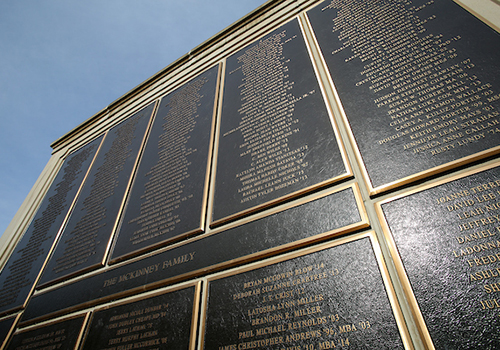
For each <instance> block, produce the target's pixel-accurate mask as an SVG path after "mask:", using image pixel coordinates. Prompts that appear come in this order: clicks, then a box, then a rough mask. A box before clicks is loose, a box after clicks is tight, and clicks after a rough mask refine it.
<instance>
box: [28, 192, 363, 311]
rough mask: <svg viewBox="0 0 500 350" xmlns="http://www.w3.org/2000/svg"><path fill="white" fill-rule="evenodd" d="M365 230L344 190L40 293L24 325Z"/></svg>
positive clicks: (353, 199) (354, 205)
mask: <svg viewBox="0 0 500 350" xmlns="http://www.w3.org/2000/svg"><path fill="white" fill-rule="evenodd" d="M366 226H367V223H366V222H364V221H363V219H362V216H361V214H360V213H359V210H358V204H357V203H356V199H355V197H354V192H353V188H352V187H348V188H347V189H344V190H341V191H339V192H336V193H331V194H329V195H327V196H324V197H320V198H318V199H315V200H313V201H310V202H307V203H304V204H302V205H299V206H296V207H292V208H290V209H288V210H285V211H282V212H278V213H275V214H272V215H270V216H267V217H264V218H261V219H259V220H256V221H253V222H249V223H247V224H244V225H242V226H237V227H234V228H231V229H228V230H226V231H222V232H219V233H216V234H212V235H210V236H208V237H200V238H199V239H197V240H194V241H192V242H191V243H188V244H184V245H181V246H179V247H176V248H174V249H171V250H168V251H165V252H163V253H161V254H157V255H152V256H148V257H145V258H143V259H141V260H139V261H136V262H133V263H130V264H126V265H123V266H120V267H119V268H116V269H112V270H108V271H106V272H103V273H101V274H97V275H94V276H91V277H89V278H86V279H83V280H81V281H78V282H74V283H71V284H68V285H65V286H61V287H60V288H58V289H55V290H52V291H49V292H47V293H43V294H40V295H38V296H36V297H34V298H33V299H32V301H31V302H30V304H29V305H28V307H27V309H26V311H25V313H24V315H23V321H26V320H30V319H34V318H38V317H43V315H46V314H49V313H53V312H57V311H59V310H63V309H65V308H68V307H73V306H76V305H79V304H82V303H86V302H91V301H92V300H95V299H98V298H105V297H109V296H112V295H117V294H120V293H124V292H126V291H127V290H131V289H134V288H136V289H137V288H141V289H142V288H146V286H147V285H152V284H154V283H161V281H162V280H165V279H169V278H173V277H176V276H180V275H183V274H187V276H189V275H190V274H191V275H199V274H202V273H207V272H209V271H214V270H216V269H218V268H221V267H223V266H228V265H230V264H231V265H234V264H236V263H240V264H241V263H243V262H244V261H245V260H246V261H249V260H251V259H255V258H257V257H258V256H262V255H264V254H266V255H269V254H273V253H274V254H275V253H276V252H278V251H279V250H281V251H283V250H286V249H292V248H294V247H296V246H297V244H298V243H295V244H293V242H301V243H302V244H304V243H307V242H311V241H316V240H320V239H325V238H328V237H330V236H331V234H329V233H328V232H329V231H332V230H338V232H340V233H342V232H345V231H350V230H353V229H355V228H359V227H366ZM343 229H344V231H343ZM53 300H57V303H54V302H52V301H53Z"/></svg>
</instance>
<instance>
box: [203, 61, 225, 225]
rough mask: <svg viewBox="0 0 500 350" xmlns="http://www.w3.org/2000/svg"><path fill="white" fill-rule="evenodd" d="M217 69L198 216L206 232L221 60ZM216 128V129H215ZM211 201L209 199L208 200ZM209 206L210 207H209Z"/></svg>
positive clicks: (220, 98) (220, 81)
mask: <svg viewBox="0 0 500 350" xmlns="http://www.w3.org/2000/svg"><path fill="white" fill-rule="evenodd" d="M218 66H219V67H218V70H217V84H216V86H215V96H214V108H213V111H212V127H211V130H210V143H209V146H208V154H207V157H208V160H207V170H206V172H205V185H204V187H203V199H202V204H201V205H202V207H201V217H200V230H201V231H202V232H206V231H207V229H208V227H206V226H207V222H210V218H208V217H207V216H208V215H210V213H211V206H210V205H209V199H210V194H211V193H213V191H212V190H211V187H212V183H214V181H212V178H213V177H214V174H215V173H214V171H215V169H214V168H213V167H212V163H216V159H215V156H216V152H215V151H214V150H215V148H216V145H215V142H216V140H217V142H219V141H218V138H217V137H216V135H215V134H216V130H217V134H218V131H219V130H218V126H219V122H218V117H219V110H220V109H221V108H222V104H221V103H222V86H223V85H224V84H223V80H222V79H223V68H224V64H223V63H222V62H219V63H218ZM216 128H217V129H216ZM210 201H211V200H210ZM209 207H210V208H209Z"/></svg>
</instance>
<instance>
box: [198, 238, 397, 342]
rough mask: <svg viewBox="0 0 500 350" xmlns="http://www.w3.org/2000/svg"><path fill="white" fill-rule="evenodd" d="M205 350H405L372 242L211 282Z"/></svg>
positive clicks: (364, 241)
mask: <svg viewBox="0 0 500 350" xmlns="http://www.w3.org/2000/svg"><path fill="white" fill-rule="evenodd" d="M204 342H205V343H204V348H205V349H253V348H266V349H299V348H300V349H334V348H335V349H337V348H338V349H344V348H348V349H403V348H404V347H403V344H402V339H401V336H400V334H399V331H398V327H397V323H396V320H395V318H394V316H393V313H392V307H391V304H390V302H389V299H388V296H387V293H386V290H385V288H384V283H383V280H382V276H381V274H380V270H379V267H378V264H377V260H376V258H375V254H374V252H373V248H372V246H371V243H370V240H369V238H364V239H359V240H354V241H351V242H349V243H344V244H341V245H339V246H336V247H333V248H330V249H326V250H322V251H319V252H316V253H312V254H309V255H305V256H301V257H297V258H295V259H291V260H287V261H284V262H280V263H277V264H274V265H269V266H266V267H262V268H259V269H257V270H253V271H249V272H244V273H240V274H237V275H234V276H230V277H226V278H223V279H220V280H215V281H209V288H208V306H207V316H206V320H205V339H204Z"/></svg>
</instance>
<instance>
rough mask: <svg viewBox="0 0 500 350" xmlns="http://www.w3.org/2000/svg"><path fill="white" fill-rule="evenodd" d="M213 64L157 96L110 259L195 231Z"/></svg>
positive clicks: (202, 201) (201, 202)
mask: <svg viewBox="0 0 500 350" xmlns="http://www.w3.org/2000/svg"><path fill="white" fill-rule="evenodd" d="M218 69H219V67H218V66H215V67H213V68H211V69H209V70H208V71H206V72H204V73H202V74H201V75H199V76H198V77H196V78H195V79H193V80H192V81H191V82H189V83H187V84H185V85H184V86H182V87H180V88H179V89H177V90H175V91H174V92H172V93H170V94H168V95H167V96H165V97H164V98H162V100H161V102H160V106H159V109H158V112H157V115H156V117H155V121H154V124H153V126H152V130H151V133H150V136H149V139H148V143H147V145H146V148H145V151H144V155H143V157H142V160H141V164H140V166H139V170H138V172H137V175H136V178H135V180H134V184H133V187H132V191H131V194H130V197H129V199H128V203H127V208H126V210H125V214H124V218H123V219H122V224H121V227H120V230H119V236H118V238H117V240H116V243H115V247H114V250H113V253H112V259H114V260H119V259H123V258H124V257H126V256H129V255H133V254H137V253H138V252H140V251H145V250H150V249H151V247H153V246H156V245H160V244H165V243H166V242H171V241H173V240H179V239H181V238H183V237H185V236H186V235H188V234H190V233H195V232H201V230H202V220H204V213H205V205H206V193H205V191H206V181H207V179H206V176H207V166H208V165H207V164H208V158H209V156H210V154H209V150H210V142H211V140H212V138H211V135H212V123H213V118H214V102H215V94H216V91H215V89H216V86H217V79H218Z"/></svg>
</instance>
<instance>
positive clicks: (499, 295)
mask: <svg viewBox="0 0 500 350" xmlns="http://www.w3.org/2000/svg"><path fill="white" fill-rule="evenodd" d="M497 165H498V164H497ZM480 170H482V171H481V172H478V170H476V171H475V173H472V174H471V173H470V172H469V175H467V174H466V175H467V176H465V175H461V176H460V177H458V176H455V177H454V178H452V179H451V180H453V181H449V182H446V183H443V181H441V182H439V183H438V184H437V185H433V187H427V188H424V189H421V190H418V191H412V192H409V193H407V194H402V195H400V196H399V197H395V198H390V199H387V200H385V201H384V202H382V203H379V204H378V212H379V215H380V217H381V219H382V220H383V225H384V226H385V227H384V230H385V233H386V237H387V240H388V242H389V247H390V249H391V250H392V252H393V255H394V256H395V263H396V267H397V269H398V271H399V273H400V276H401V280H402V281H403V287H404V289H405V290H406V291H407V293H408V300H409V301H410V304H411V306H412V308H413V313H414V315H415V318H416V319H417V320H418V322H419V327H420V332H421V335H422V338H423V339H425V340H426V342H427V343H428V346H429V347H431V346H432V344H433V345H434V346H435V348H436V349H481V348H482V349H498V348H499V347H500V334H499V330H500V167H498V166H497V167H493V168H491V166H490V168H484V167H483V168H482V169H480Z"/></svg>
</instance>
